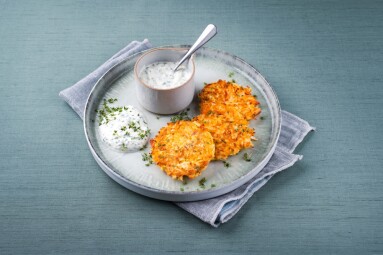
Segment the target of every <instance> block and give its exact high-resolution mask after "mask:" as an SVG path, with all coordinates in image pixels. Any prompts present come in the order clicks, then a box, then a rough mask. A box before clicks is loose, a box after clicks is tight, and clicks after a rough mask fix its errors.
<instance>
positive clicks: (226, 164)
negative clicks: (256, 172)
mask: <svg viewBox="0 0 383 255" xmlns="http://www.w3.org/2000/svg"><path fill="white" fill-rule="evenodd" d="M222 163H223V165H224V166H225V167H226V168H229V167H230V166H231V164H230V163H229V162H227V161H222Z"/></svg>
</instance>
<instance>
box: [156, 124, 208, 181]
mask: <svg viewBox="0 0 383 255" xmlns="http://www.w3.org/2000/svg"><path fill="white" fill-rule="evenodd" d="M150 143H151V145H152V158H153V161H154V162H155V163H156V164H157V165H158V166H159V167H160V168H161V169H162V170H163V171H165V172H166V174H167V175H169V176H171V177H172V178H173V179H178V180H182V179H183V177H184V176H187V177H189V178H194V177H197V176H198V175H200V174H201V172H202V171H203V170H205V169H206V167H207V165H208V164H209V162H210V160H212V159H213V158H214V150H215V146H214V142H213V137H212V135H211V134H210V133H209V132H208V131H206V130H203V129H202V128H200V127H199V126H198V125H197V124H196V123H195V122H193V121H185V120H181V121H177V122H176V123H168V125H167V126H165V127H163V128H161V130H160V131H159V132H158V134H157V135H156V137H155V138H154V139H152V140H151V141H150Z"/></svg>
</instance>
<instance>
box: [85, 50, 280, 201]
mask: <svg viewBox="0 0 383 255" xmlns="http://www.w3.org/2000/svg"><path fill="white" fill-rule="evenodd" d="M166 47H169V46H166ZM174 47H189V46H179V45H177V46H174ZM141 54H142V53H138V54H136V55H133V56H131V57H128V58H127V59H125V60H123V61H122V62H120V63H118V64H117V65H115V66H114V67H113V68H111V69H110V70H109V71H108V72H107V73H106V74H105V75H104V76H103V77H102V78H101V79H100V80H99V81H98V82H97V84H96V86H95V87H94V88H93V90H92V92H91V94H90V96H89V98H88V101H87V105H86V108H85V114H84V116H85V117H84V130H85V135H86V138H87V141H88V144H89V148H90V150H91V152H92V155H93V156H94V158H95V160H96V161H97V163H98V164H99V165H100V167H101V168H102V169H103V170H104V171H105V173H106V174H108V176H110V177H111V178H112V179H114V180H115V181H116V182H118V183H119V184H121V185H123V186H124V187H126V188H128V189H130V190H132V191H135V192H137V193H140V194H142V195H145V196H149V197H152V198H157V199H162V200H170V201H195V200H202V199H208V198H212V197H216V196H219V195H222V194H225V193H227V192H230V191H232V190H234V189H236V188H237V187H239V186H241V185H242V184H244V183H246V182H247V181H249V180H250V179H251V178H252V177H254V176H255V175H256V174H257V173H259V172H260V171H261V169H262V168H263V167H264V166H265V165H266V163H267V162H268V161H269V159H270V157H271V155H272V154H273V152H274V149H275V146H276V143H277V140H278V137H279V132H280V125H281V113H280V107H279V102H278V99H277V96H276V95H275V93H274V91H273V89H272V88H271V87H270V85H269V84H268V82H267V81H266V80H265V79H264V78H263V76H262V75H261V74H260V73H259V72H258V71H257V70H256V69H255V68H253V67H252V66H251V65H249V64H247V63H246V62H245V61H243V60H242V59H240V58H238V57H236V56H233V55H231V54H229V53H226V52H223V51H219V50H215V49H211V48H202V49H200V50H199V51H198V52H197V53H196V56H195V61H196V75H195V82H196V95H197V94H198V93H199V91H200V90H201V89H202V88H203V86H204V83H205V82H206V83H211V82H215V81H217V80H219V79H226V80H231V79H235V81H236V83H238V84H241V85H248V86H250V87H251V88H252V90H253V93H254V94H256V95H257V97H258V100H259V101H260V104H261V108H262V113H261V115H260V116H261V117H262V118H260V117H258V118H257V120H253V121H251V122H250V126H251V127H253V128H255V131H256V134H255V136H256V137H257V139H258V140H257V141H255V142H253V144H254V148H251V149H246V150H243V151H241V152H240V153H239V154H238V155H235V156H231V157H229V158H228V160H226V162H228V163H229V164H230V166H229V167H225V166H224V164H223V162H222V161H213V162H211V163H210V164H209V166H208V168H207V169H206V170H205V171H204V172H203V173H202V174H201V175H200V176H199V177H197V178H195V179H193V180H190V179H188V180H187V183H186V184H184V183H182V182H180V181H177V180H173V179H172V178H170V177H169V176H167V175H166V174H165V173H164V172H163V171H162V170H161V169H160V168H159V167H157V166H156V165H154V164H153V165H150V166H146V165H145V164H146V162H144V161H143V160H142V153H145V152H146V153H149V152H150V145H148V147H147V148H146V149H145V150H143V151H138V152H133V153H126V152H118V151H116V150H113V149H110V148H109V147H108V146H107V145H106V144H104V142H103V141H102V140H101V139H100V136H99V134H98V122H97V116H96V114H97V113H96V112H95V110H96V109H98V108H99V106H100V104H101V103H102V101H103V99H104V98H106V99H108V98H117V99H118V101H117V102H116V105H118V106H124V105H133V106H135V107H136V108H138V109H139V110H141V111H142V112H143V113H144V115H145V116H146V119H147V121H148V124H149V127H150V129H151V138H153V137H154V136H155V135H156V134H157V132H158V130H159V129H160V128H161V127H163V126H165V125H166V123H168V122H170V118H171V117H172V116H173V115H158V114H153V113H151V112H148V111H146V110H145V109H143V108H142V107H141V106H140V105H139V103H138V102H137V99H136V95H135V87H134V86H135V83H134V77H133V68H134V64H135V62H136V60H137V58H138V57H139V56H140V55H141ZM233 73H234V75H232V74H233ZM229 74H230V75H229ZM229 76H230V77H229ZM189 108H190V111H189V115H190V116H191V117H193V116H196V115H198V114H199V108H198V99H197V96H195V98H194V100H193V102H192V103H191V105H190V106H189ZM244 153H248V154H249V155H251V161H246V160H244V159H243V155H244ZM202 178H205V180H206V182H205V183H204V185H201V183H200V180H201V179H202Z"/></svg>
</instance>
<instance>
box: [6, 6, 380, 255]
mask: <svg viewBox="0 0 383 255" xmlns="http://www.w3.org/2000/svg"><path fill="white" fill-rule="evenodd" d="M382 13H383V2H382V1H305V0H293V1H277V0H271V1H266V0H265V1H263V0H262V1H202V0H198V1H4V0H0V38H1V39H0V82H1V84H0V95H1V100H0V110H1V117H0V123H1V132H0V254H63V253H65V254H68V253H76V254H98V253H99V254H118V253H148V254H149V253H151V254H159V253H165V252H172V253H176V254H177V253H181V252H182V253H185V254H186V253H194V254H206V253H209V254H214V253H217V254H218V253H219V254H222V253H228V254H232V253H241V254H245V253H249V254H255V253H262V254H263V253H266V254H382V253H383V157H382V154H383V145H382V142H383V132H382V131H381V129H382V126H383V116H382V108H383V100H382V98H383V84H382V83H383V79H382V74H383V72H382V68H383V46H382V45H383V15H382ZM208 23H214V24H216V25H217V27H218V30H219V32H218V35H217V36H216V37H215V38H214V39H213V40H212V41H211V42H209V44H208V45H209V46H210V47H213V48H217V49H221V50H224V51H228V52H230V53H232V54H235V55H237V56H239V57H241V58H243V59H244V60H246V61H247V62H249V63H251V64H252V65H254V66H255V67H256V68H257V69H258V70H259V71H260V72H261V73H262V74H263V75H264V76H265V77H266V78H267V79H268V81H269V82H270V83H271V85H272V86H273V88H274V89H275V90H276V92H277V95H278V97H279V99H280V102H281V105H282V108H283V109H285V110H287V111H290V112H292V113H294V114H296V115H298V116H300V117H302V118H304V119H306V120H308V121H309V122H310V124H312V125H313V126H316V128H317V132H315V133H312V134H310V135H309V136H308V137H307V138H306V140H305V142H304V143H303V144H301V145H300V147H299V148H298V150H297V151H296V152H297V153H299V154H303V155H304V158H303V160H302V161H300V162H298V163H297V164H296V165H295V166H293V167H291V168H290V169H288V170H286V171H285V172H282V173H280V174H278V175H276V176H275V177H274V178H273V179H271V181H270V182H269V183H268V184H267V185H266V186H265V187H263V188H262V189H261V190H260V191H259V192H257V193H256V194H255V196H253V197H252V198H251V199H250V200H249V201H248V203H247V204H246V205H245V206H244V207H243V208H242V209H241V211H240V212H239V213H238V214H237V215H236V216H235V217H234V218H233V219H232V220H231V221H229V222H228V223H225V224H223V225H222V226H221V227H219V228H218V229H215V228H212V227H211V226H209V225H207V224H206V223H203V222H201V221H200V220H198V219H197V218H195V217H194V216H192V215H190V214H188V213H186V212H184V211H183V210H182V209H180V208H178V207H177V206H175V205H173V204H172V203H169V202H162V201H158V200H153V199H150V198H146V197H143V196H140V195H137V194H135V193H133V192H130V191H128V190H126V189H124V188H122V187H121V186H119V185H118V184H117V183H115V182H114V181H113V180H111V179H110V178H109V177H107V176H106V175H105V174H104V173H103V172H102V171H101V169H100V168H99V167H98V165H97V164H96V162H95V161H94V160H93V158H92V156H91V154H90V152H89V150H88V147H87V144H86V140H85V137H84V134H83V127H82V123H81V120H80V118H79V117H78V116H77V115H76V114H75V113H74V112H73V111H72V110H71V108H70V107H69V106H68V105H66V103H65V102H63V101H62V100H60V98H59V97H58V93H59V91H60V90H62V89H64V88H66V87H68V86H70V85H72V84H74V83H75V82H77V81H78V80H79V79H81V78H82V77H83V76H85V75H86V74H88V73H89V72H91V71H92V70H94V69H95V68H96V67H98V66H99V65H100V64H101V63H103V62H104V61H105V60H107V59H108V58H109V57H111V56H112V55H113V54H114V53H116V52H117V51H118V50H120V49H121V48H122V47H124V46H125V45H126V44H128V43H129V42H130V41H132V40H143V39H144V38H148V39H149V40H150V41H151V42H152V44H153V45H158V46H159V45H168V44H187V43H191V42H193V41H194V40H195V39H196V37H197V36H198V34H199V33H200V32H201V31H202V29H203V28H204V27H205V26H206V25H207V24H208Z"/></svg>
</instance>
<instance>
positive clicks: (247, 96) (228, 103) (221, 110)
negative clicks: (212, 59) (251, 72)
mask: <svg viewBox="0 0 383 255" xmlns="http://www.w3.org/2000/svg"><path fill="white" fill-rule="evenodd" d="M199 98H200V100H201V103H200V109H201V114H208V113H217V114H225V113H233V112H240V113H241V114H242V115H243V117H244V118H245V119H246V120H251V119H254V118H255V117H256V116H257V115H258V114H259V113H260V112H261V108H260V107H259V102H258V100H257V99H256V98H255V97H254V96H253V95H252V94H251V88H250V87H242V86H240V85H238V84H236V83H232V82H226V81H225V80H218V81H217V82H214V83H210V84H207V85H206V86H205V87H204V88H203V89H202V91H201V93H200V94H199Z"/></svg>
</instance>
